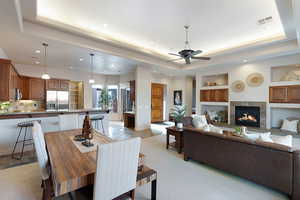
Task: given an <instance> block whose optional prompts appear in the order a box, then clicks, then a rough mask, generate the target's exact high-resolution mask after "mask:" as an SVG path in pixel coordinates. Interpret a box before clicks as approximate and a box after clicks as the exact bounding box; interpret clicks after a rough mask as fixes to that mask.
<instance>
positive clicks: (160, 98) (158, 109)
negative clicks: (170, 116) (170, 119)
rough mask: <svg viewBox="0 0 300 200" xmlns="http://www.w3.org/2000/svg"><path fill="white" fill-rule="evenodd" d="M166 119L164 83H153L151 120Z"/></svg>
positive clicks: (160, 120)
mask: <svg viewBox="0 0 300 200" xmlns="http://www.w3.org/2000/svg"><path fill="white" fill-rule="evenodd" d="M163 120H164V85H163V84H158V83H152V89H151V121H152V122H162V121H163Z"/></svg>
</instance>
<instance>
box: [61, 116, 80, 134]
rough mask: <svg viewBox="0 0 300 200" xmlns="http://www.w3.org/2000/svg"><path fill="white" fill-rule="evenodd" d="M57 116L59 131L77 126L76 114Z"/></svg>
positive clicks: (76, 127) (77, 117) (77, 118)
mask: <svg viewBox="0 0 300 200" xmlns="http://www.w3.org/2000/svg"><path fill="white" fill-rule="evenodd" d="M58 118H59V128H60V130H61V131H65V130H72V129H78V128H79V115H78V114H65V115H59V116H58Z"/></svg>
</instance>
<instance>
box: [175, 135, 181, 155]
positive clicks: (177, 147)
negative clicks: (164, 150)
mask: <svg viewBox="0 0 300 200" xmlns="http://www.w3.org/2000/svg"><path fill="white" fill-rule="evenodd" d="M175 140H176V149H177V152H178V153H179V154H180V153H181V152H180V145H181V141H180V136H178V135H175Z"/></svg>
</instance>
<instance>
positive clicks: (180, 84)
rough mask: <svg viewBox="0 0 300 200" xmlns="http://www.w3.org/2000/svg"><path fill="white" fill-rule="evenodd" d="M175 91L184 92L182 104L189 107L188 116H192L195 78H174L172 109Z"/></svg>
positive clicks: (171, 97)
mask: <svg viewBox="0 0 300 200" xmlns="http://www.w3.org/2000/svg"><path fill="white" fill-rule="evenodd" d="M174 90H182V102H183V105H186V106H187V112H186V114H187V115H191V114H192V101H193V100H192V98H193V78H192V77H188V76H179V77H173V78H172V82H171V95H170V107H173V106H174V101H173V99H174Z"/></svg>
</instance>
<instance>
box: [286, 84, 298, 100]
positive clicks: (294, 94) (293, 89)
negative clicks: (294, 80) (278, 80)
mask: <svg viewBox="0 0 300 200" xmlns="http://www.w3.org/2000/svg"><path fill="white" fill-rule="evenodd" d="M287 102H288V103H300V85H291V86H288V88H287Z"/></svg>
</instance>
